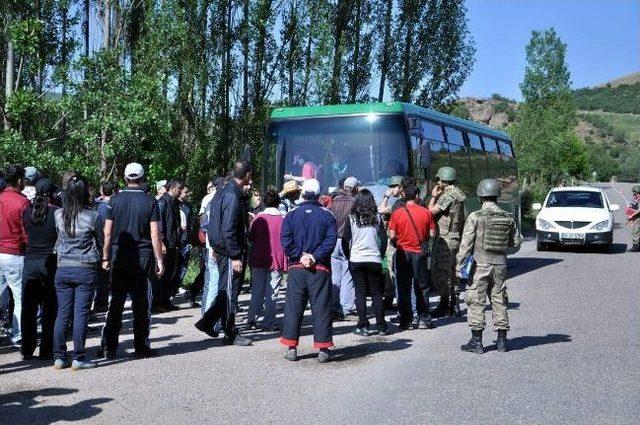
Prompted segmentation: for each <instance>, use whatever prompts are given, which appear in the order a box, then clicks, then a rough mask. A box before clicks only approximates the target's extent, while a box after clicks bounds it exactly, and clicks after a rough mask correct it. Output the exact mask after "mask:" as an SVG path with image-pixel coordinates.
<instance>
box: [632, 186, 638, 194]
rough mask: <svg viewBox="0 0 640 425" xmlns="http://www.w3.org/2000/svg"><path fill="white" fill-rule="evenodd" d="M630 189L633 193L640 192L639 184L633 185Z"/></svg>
mask: <svg viewBox="0 0 640 425" xmlns="http://www.w3.org/2000/svg"><path fill="white" fill-rule="evenodd" d="M631 191H632V192H633V193H640V186H638V185H635V186H633V188H632V189H631Z"/></svg>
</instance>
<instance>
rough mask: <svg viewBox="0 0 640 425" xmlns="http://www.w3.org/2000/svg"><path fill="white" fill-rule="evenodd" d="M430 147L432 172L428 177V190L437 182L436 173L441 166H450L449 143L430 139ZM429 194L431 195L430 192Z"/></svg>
mask: <svg viewBox="0 0 640 425" xmlns="http://www.w3.org/2000/svg"><path fill="white" fill-rule="evenodd" d="M429 148H430V149H431V167H430V169H429V171H430V173H429V175H428V176H427V177H428V179H429V183H430V184H429V188H428V190H429V191H430V190H431V189H432V188H433V185H434V184H435V183H436V173H437V172H438V169H440V167H447V166H449V162H450V161H449V148H448V146H447V143H444V142H436V141H433V140H430V141H429ZM427 195H430V193H428V194H427Z"/></svg>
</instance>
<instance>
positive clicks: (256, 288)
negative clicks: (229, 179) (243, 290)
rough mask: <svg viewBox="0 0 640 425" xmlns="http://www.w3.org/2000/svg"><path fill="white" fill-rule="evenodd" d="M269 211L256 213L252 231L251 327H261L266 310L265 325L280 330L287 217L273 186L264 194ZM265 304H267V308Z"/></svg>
mask: <svg viewBox="0 0 640 425" xmlns="http://www.w3.org/2000/svg"><path fill="white" fill-rule="evenodd" d="M264 205H265V206H266V208H265V210H264V211H263V212H261V213H260V214H258V215H256V217H255V218H254V220H253V222H252V223H251V229H250V230H249V240H250V241H251V252H250V254H249V265H250V266H251V305H250V307H249V313H248V315H247V327H248V328H249V329H255V328H256V327H257V323H256V317H257V316H260V315H261V314H262V313H263V311H264V319H263V321H262V324H261V327H262V329H264V330H270V331H277V330H278V329H279V328H278V326H277V325H276V299H277V298H278V290H279V289H280V285H281V284H282V276H283V275H284V272H285V270H286V259H285V258H286V257H285V254H284V250H283V249H282V245H281V244H280V230H281V228H282V222H283V221H284V217H282V214H280V211H279V210H278V206H279V205H280V196H279V195H278V192H276V191H275V190H272V189H269V190H268V191H267V193H266V194H265V196H264ZM263 306H264V307H263Z"/></svg>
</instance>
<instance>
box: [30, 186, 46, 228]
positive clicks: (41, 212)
mask: <svg viewBox="0 0 640 425" xmlns="http://www.w3.org/2000/svg"><path fill="white" fill-rule="evenodd" d="M31 205H32V207H31V222H32V223H33V224H34V225H36V226H42V225H43V224H44V222H45V220H46V219H47V210H48V209H49V196H48V195H46V194H37V195H36V197H35V198H33V201H31Z"/></svg>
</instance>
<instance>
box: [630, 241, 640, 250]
mask: <svg viewBox="0 0 640 425" xmlns="http://www.w3.org/2000/svg"><path fill="white" fill-rule="evenodd" d="M629 252H640V244H637V243H634V244H633V245H631V248H629Z"/></svg>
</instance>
